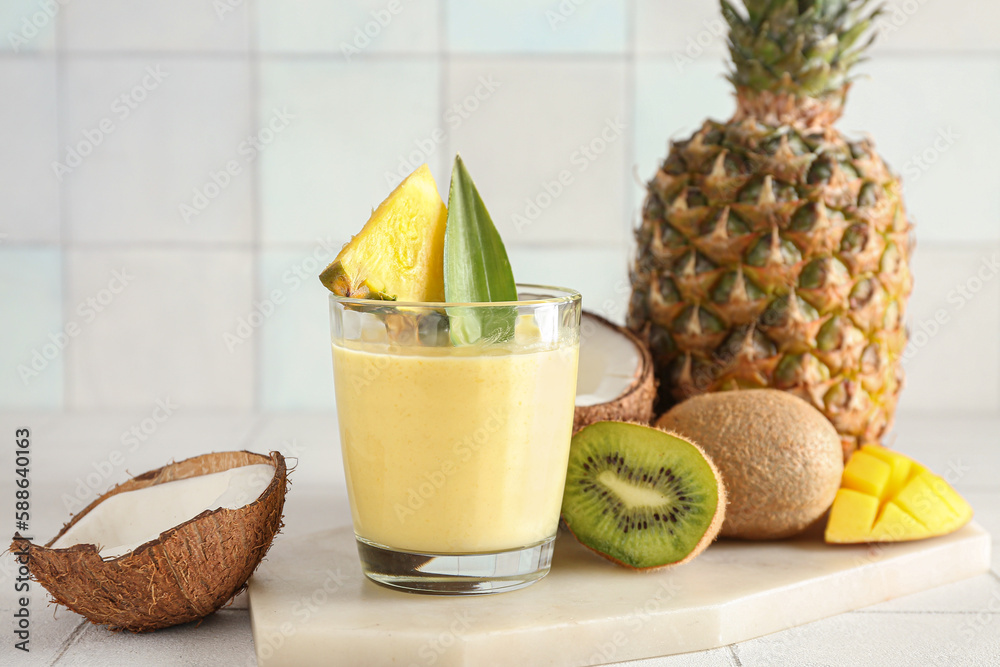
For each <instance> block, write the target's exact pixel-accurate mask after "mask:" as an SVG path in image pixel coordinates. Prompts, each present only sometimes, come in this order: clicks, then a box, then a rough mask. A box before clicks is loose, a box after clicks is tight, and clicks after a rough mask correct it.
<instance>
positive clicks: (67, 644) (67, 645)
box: [49, 618, 87, 667]
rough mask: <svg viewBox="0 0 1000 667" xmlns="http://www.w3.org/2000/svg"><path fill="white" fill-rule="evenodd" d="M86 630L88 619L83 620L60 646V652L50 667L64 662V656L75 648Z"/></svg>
mask: <svg viewBox="0 0 1000 667" xmlns="http://www.w3.org/2000/svg"><path fill="white" fill-rule="evenodd" d="M86 629H87V619H85V618H81V619H80V622H79V623H77V625H76V627H75V628H73V631H72V632H70V633H69V637H67V638H66V639H64V640H63V642H62V644H60V645H59V649H58V652H57V653H56V655H55V657H54V658H52V662H50V663H49V667H52V665H55V664H56V663H58V662H59V661H60V660H62V658H63V656H64V655H66V652H67V651H69V650H70V649H71V648H73V645H74V644H76V643H77V642H78V641H79V640H80V637H81V635H83V632H84V630H86Z"/></svg>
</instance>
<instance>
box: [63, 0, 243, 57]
mask: <svg viewBox="0 0 1000 667" xmlns="http://www.w3.org/2000/svg"><path fill="white" fill-rule="evenodd" d="M248 4H249V3H247V2H240V1H239V0H220V1H219V2H204V1H203V0H145V1H144V2H141V3H139V2H132V1H131V0H87V2H66V3H65V6H64V7H63V9H62V11H61V13H60V18H61V20H63V26H64V30H65V42H64V46H65V48H67V49H69V50H73V51H215V52H245V51H246V50H247V47H248V46H249V34H250V33H249V29H248V26H249V19H248V10H247V6H248Z"/></svg>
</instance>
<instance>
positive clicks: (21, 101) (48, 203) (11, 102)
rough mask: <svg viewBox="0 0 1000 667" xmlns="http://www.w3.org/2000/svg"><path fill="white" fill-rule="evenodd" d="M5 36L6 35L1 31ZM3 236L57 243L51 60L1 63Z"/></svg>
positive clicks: (0, 227) (0, 230) (53, 71)
mask: <svg viewBox="0 0 1000 667" xmlns="http://www.w3.org/2000/svg"><path fill="white" fill-rule="evenodd" d="M0 34H2V33H0ZM0 90H5V91H16V92H15V94H11V95H7V96H6V97H5V99H4V102H3V104H0V128H4V132H3V137H4V138H3V150H0V201H2V202H3V220H2V221H0V233H3V234H6V235H7V237H6V239H5V240H6V241H8V242H11V241H48V242H52V243H57V242H58V241H59V181H58V179H56V176H55V174H54V173H53V171H52V163H53V162H54V161H55V160H57V159H58V153H57V131H56V128H57V125H56V124H57V120H56V65H55V60H54V59H53V58H47V57H39V58H30V59H18V60H14V59H2V60H0Z"/></svg>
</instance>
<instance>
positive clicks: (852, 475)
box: [841, 452, 892, 500]
mask: <svg viewBox="0 0 1000 667" xmlns="http://www.w3.org/2000/svg"><path fill="white" fill-rule="evenodd" d="M891 474H892V467H891V466H890V465H889V464H888V463H886V462H885V461H882V460H881V459H878V458H876V457H874V456H871V455H870V454H865V453H864V452H857V453H856V454H855V455H854V456H852V457H851V460H850V461H848V462H847V465H846V466H844V480H843V482H842V483H841V486H842V487H843V488H845V489H853V490H855V491H860V492H861V493H866V494H868V495H869V496H875V497H876V498H878V499H879V500H881V499H882V497H883V494H884V493H885V491H886V489H887V488H888V486H889V476H890V475H891Z"/></svg>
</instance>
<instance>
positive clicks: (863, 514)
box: [826, 445, 972, 544]
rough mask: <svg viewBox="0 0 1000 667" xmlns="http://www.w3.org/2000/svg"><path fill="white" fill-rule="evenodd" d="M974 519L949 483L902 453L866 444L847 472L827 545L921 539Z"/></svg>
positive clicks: (828, 528) (833, 509) (834, 507)
mask: <svg viewBox="0 0 1000 667" xmlns="http://www.w3.org/2000/svg"><path fill="white" fill-rule="evenodd" d="M971 518H972V508H971V507H970V506H969V504H968V503H967V502H966V501H965V499H964V498H962V496H960V495H959V494H958V492H956V491H955V489H953V488H952V487H951V485H949V484H948V482H946V481H945V480H944V479H943V478H941V477H939V476H937V475H935V474H933V473H931V472H930V471H928V470H927V468H925V467H924V466H922V465H920V464H919V463H917V462H916V461H913V460H912V459H910V458H908V457H906V456H903V455H902V454H900V453H898V452H892V451H889V450H887V449H885V448H883V447H878V446H876V445H865V446H864V447H862V448H861V449H860V450H859V451H858V452H856V453H855V454H854V456H853V457H852V458H851V460H850V461H848V463H847V466H845V468H844V477H843V481H842V483H841V488H840V490H839V491H837V495H836V497H835V498H834V501H833V505H832V506H831V507H830V519H829V521H828V522H827V525H826V541H827V542H831V543H839V544H854V543H859V542H902V541H906V540H918V539H922V538H925V537H934V536H937V535H945V534H947V533H950V532H953V531H955V530H958V529H959V528H961V527H962V526H964V525H965V524H966V523H968V522H969V520H970V519H971Z"/></svg>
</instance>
